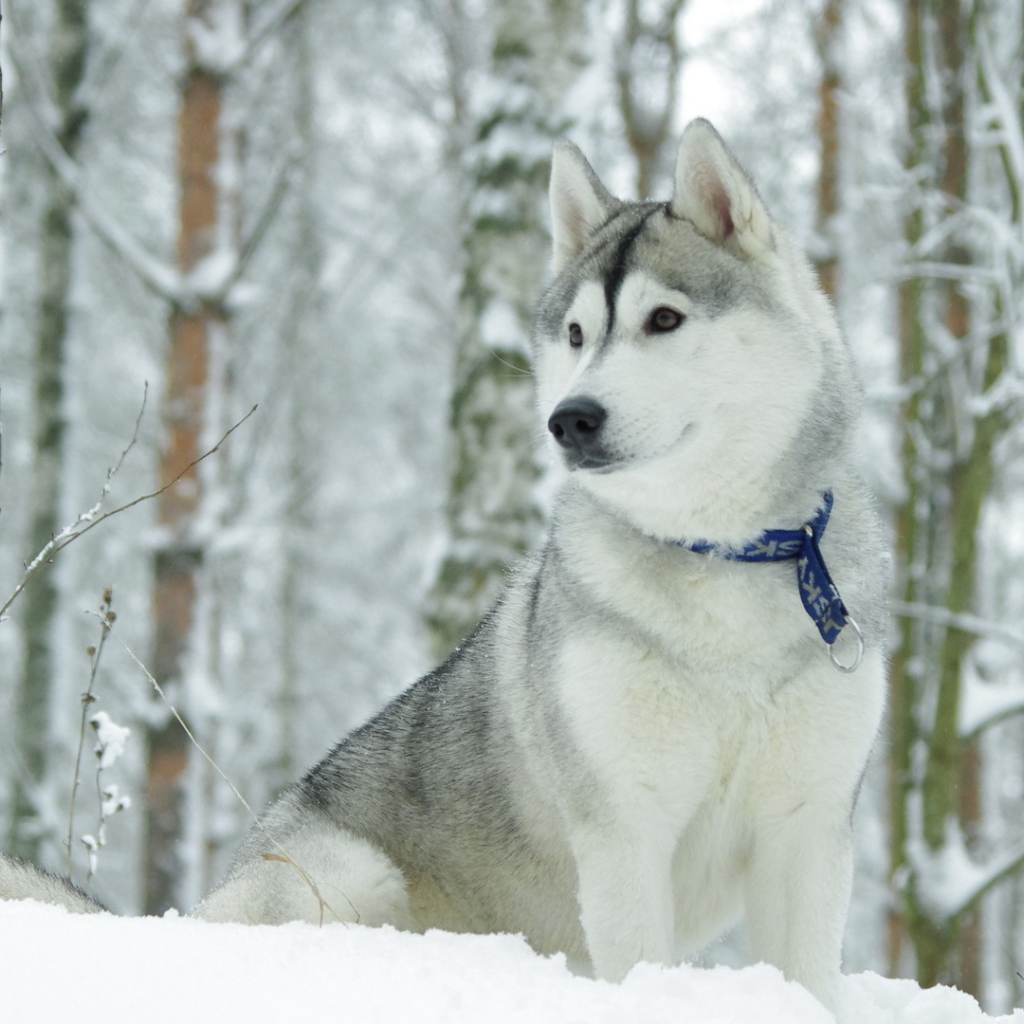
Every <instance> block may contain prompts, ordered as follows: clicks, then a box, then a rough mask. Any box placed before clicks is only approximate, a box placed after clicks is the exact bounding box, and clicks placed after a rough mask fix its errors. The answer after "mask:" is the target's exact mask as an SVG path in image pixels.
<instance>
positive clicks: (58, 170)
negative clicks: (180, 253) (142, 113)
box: [11, 51, 182, 305]
mask: <svg viewBox="0 0 1024 1024" xmlns="http://www.w3.org/2000/svg"><path fill="white" fill-rule="evenodd" d="M11 60H12V62H13V64H14V66H15V68H16V69H17V70H18V71H19V74H21V73H23V72H22V69H21V68H20V65H19V62H18V58H17V57H16V56H15V54H14V52H13V51H12V53H11ZM27 104H28V107H29V109H30V111H31V114H32V117H31V119H30V121H31V130H32V134H33V136H34V137H35V141H36V145H38V146H39V150H40V152H41V153H42V154H43V157H44V159H45V160H46V162H47V163H48V164H49V165H50V167H51V168H52V170H53V172H54V173H55V174H56V175H57V176H58V177H59V178H60V180H61V181H62V182H63V184H64V186H65V187H66V188H67V189H68V190H69V191H70V192H71V194H72V195H73V196H74V198H75V203H76V205H77V207H78V209H79V210H80V211H81V214H82V216H83V218H84V219H85V221H86V223H87V224H88V225H89V227H90V228H92V230H93V231H95V232H96V235H97V236H98V237H99V239H100V240H101V241H102V242H103V243H104V245H106V246H107V248H108V249H110V250H111V251H112V252H113V253H114V254H115V255H116V256H119V257H120V258H121V259H122V260H124V262H125V263H126V264H128V266H129V267H130V268H131V269H132V270H133V271H134V273H135V275H136V276H137V277H138V278H139V280H140V281H141V282H142V283H143V284H144V285H145V286H146V287H147V288H148V289H149V290H150V291H151V292H153V293H154V294H156V295H157V296H159V297H160V298H162V299H164V300H165V301H167V302H170V303H172V304H174V305H181V303H182V286H181V276H180V275H179V274H178V272H177V270H176V269H175V268H174V267H173V266H171V265H170V264H168V263H167V262H165V261H163V260H161V259H159V258H157V257H156V256H153V255H152V254H151V253H149V252H148V251H147V250H146V249H145V247H144V246H142V245H140V244H139V243H138V242H137V241H136V240H135V239H134V238H132V237H131V235H129V234H128V232H127V231H125V230H124V229H123V228H122V227H121V225H120V224H118V223H117V222H116V221H115V220H114V219H113V218H112V217H110V216H109V215H108V214H107V212H106V211H105V210H103V209H101V208H100V207H99V206H98V205H97V204H96V203H95V202H94V201H93V200H92V197H91V196H90V195H89V193H88V191H87V190H86V189H85V187H84V185H83V182H82V172H81V168H79V166H78V164H77V163H75V161H74V160H72V159H71V157H70V156H68V154H67V153H66V152H65V150H64V147H63V146H62V145H61V144H60V140H59V139H58V138H57V136H56V135H55V134H54V131H53V127H52V125H53V123H54V119H55V115H54V113H53V112H52V111H49V110H47V109H46V104H47V101H46V100H45V97H44V96H43V95H42V94H39V95H36V96H33V95H32V94H31V93H28V94H27Z"/></svg>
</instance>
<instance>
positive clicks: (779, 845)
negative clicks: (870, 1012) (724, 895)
mask: <svg viewBox="0 0 1024 1024" xmlns="http://www.w3.org/2000/svg"><path fill="white" fill-rule="evenodd" d="M852 875H853V855H852V841H851V835H850V824H849V817H848V814H847V813H846V812H845V811H843V810H841V809H840V808H837V807H836V806H835V805H829V806H825V807H823V806H820V805H814V804H805V805H804V806H802V807H800V808H798V809H796V810H793V811H792V812H790V813H789V814H788V815H785V816H782V815H780V816H778V817H777V818H775V820H772V821H770V822H767V823H763V826H762V828H761V830H760V834H759V835H758V837H757V839H756V841H755V848H754V854H753V857H752V860H751V864H750V871H749V874H748V877H747V885H746V903H747V934H748V938H749V941H750V946H751V953H752V954H753V959H755V960H763V961H765V962H766V963H770V964H773V965H775V966H776V967H779V968H781V970H782V972H783V973H784V974H785V975H786V977H787V978H789V979H791V980H793V981H798V982H800V983H801V984H802V985H803V986H804V987H805V988H807V989H809V990H810V992H811V993H812V994H814V995H815V996H817V997H818V998H819V999H820V1000H821V1001H822V1002H823V1003H824V1004H825V1005H826V1006H827V1007H828V1008H829V1009H832V1010H834V1009H835V999H836V986H837V984H838V980H839V963H840V953H841V948H842V940H843V929H844V926H845V923H846V912H847V909H848V906H849V900H850V885H851V878H852Z"/></svg>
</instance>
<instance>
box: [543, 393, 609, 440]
mask: <svg viewBox="0 0 1024 1024" xmlns="http://www.w3.org/2000/svg"><path fill="white" fill-rule="evenodd" d="M607 418H608V413H606V412H605V410H604V406H602V405H601V404H600V403H598V402H595V401H594V399H593V398H567V399H566V400H565V401H564V402H562V403H561V404H560V405H559V406H557V407H556V408H555V411H554V412H553V413H552V414H551V418H550V419H549V420H548V430H550V431H551V434H552V436H553V437H554V439H555V440H556V441H557V442H558V443H559V444H560V445H561V446H562V447H563V448H575V449H576V450H577V451H580V452H583V451H584V450H585V449H586V448H587V447H588V446H590V445H592V444H593V443H594V441H595V440H596V439H597V435H598V432H599V431H600V429H601V424H602V423H604V421H605V420H606V419H607Z"/></svg>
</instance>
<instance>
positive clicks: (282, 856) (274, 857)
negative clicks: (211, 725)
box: [90, 612, 360, 924]
mask: <svg viewBox="0 0 1024 1024" xmlns="http://www.w3.org/2000/svg"><path fill="white" fill-rule="evenodd" d="M90 614H92V615H96V614H97V613H96V612H91V613H90ZM106 628H107V630H108V632H110V633H112V634H113V636H114V639H115V640H117V642H118V643H119V644H120V645H121V647H122V648H123V649H124V652H125V654H127V655H128V657H129V658H131V660H132V661H134V662H135V664H136V665H137V666H138V668H139V669H140V671H141V672H142V673H143V675H145V677H146V678H147V679H148V680H149V684H150V686H152V687H153V689H154V690H155V691H156V693H157V695H158V696H159V698H160V699H161V700H162V701H163V702H164V705H165V706H166V707H167V709H168V710H169V711H170V712H171V715H172V716H173V717H174V720H175V721H176V722H177V723H178V725H180V726H181V728H182V729H183V730H184V731H185V735H186V736H187V737H188V739H189V742H190V743H191V744H192V746H194V747H195V748H196V750H198V751H199V753H200V754H202V756H203V758H204V759H205V760H206V762H207V763H208V764H209V765H210V767H211V768H212V769H213V770H214V771H215V772H216V773H217V774H218V775H219V776H220V777H221V779H223V780H224V782H225V784H226V785H227V787H228V789H230V790H231V792H232V793H234V795H235V798H236V799H237V800H238V802H239V803H240V804H241V805H242V806H243V807H244V808H245V810H246V813H247V814H248V815H249V817H250V818H252V820H253V822H254V823H255V824H256V826H257V827H258V828H260V829H261V830H262V831H263V833H264V835H265V836H266V838H267V841H268V842H269V843H270V844H271V845H272V846H274V847H275V848H276V849H277V851H278V852H277V853H276V854H274V853H265V854H263V859H264V860H271V861H280V862H281V863H283V864H289V865H291V867H292V868H294V869H295V871H296V872H297V873H298V875H299V877H300V878H301V879H302V881H303V882H305V884H306V885H307V886H308V887H309V890H310V892H312V894H313V896H314V897H315V899H316V901H317V904H318V906H319V907H320V923H321V924H323V919H324V911H325V910H330V911H331V913H332V914H334V916H335V917H337V918H339V919H340V915H339V914H338V913H337V912H336V911H335V910H334V909H333V908H332V907H331V905H330V904H329V903H328V902H327V901H326V900H325V899H324V898H323V895H322V894H321V892H320V890H319V888H317V884H316V882H314V881H313V879H312V878H311V877H310V875H309V873H308V872H307V871H306V870H305V869H304V868H302V867H301V865H299V864H297V863H296V862H295V861H294V860H293V859H292V858H291V856H289V854H288V851H287V850H286V849H285V848H284V847H283V846H282V845H281V843H279V842H278V841H277V839H275V838H274V836H272V835H271V834H270V833H269V832H267V831H266V830H265V829H264V828H263V823H262V822H261V821H260V819H259V816H258V815H257V814H256V812H255V811H254V810H253V809H252V807H251V806H250V804H249V801H248V800H246V799H245V797H244V796H242V794H241V792H240V791H239V789H238V787H237V786H236V785H235V784H234V783H233V782H232V781H231V780H230V779H229V778H228V777H227V775H226V774H225V773H224V771H223V769H221V767H220V765H219V764H217V762H216V761H214V759H213V758H212V757H211V756H210V755H209V754H208V753H207V752H206V748H205V747H203V745H202V744H201V743H200V742H199V740H197V739H196V737H195V734H194V733H193V732H192V730H191V729H190V728H189V727H188V725H186V724H185V719H184V718H182V717H181V715H180V714H179V713H178V709H177V708H176V707H175V706H174V705H173V704H172V703H171V702H170V700H168V698H167V694H166V693H165V692H164V689H163V687H162V686H161V685H160V684H159V683H158V682H157V680H156V678H155V677H154V675H153V673H152V672H150V671H149V669H148V668H147V667H146V665H145V664H144V663H143V661H142V659H141V658H140V657H139V656H138V655H137V654H136V653H135V652H134V651H133V650H132V649H131V647H129V646H128V644H127V642H126V641H125V640H124V638H123V637H122V636H121V635H120V634H119V633H118V632H117V630H116V629H114V627H113V626H112V625H110V624H107V627H106ZM342 896H344V898H345V901H346V902H347V903H348V905H349V906H350V907H351V908H352V910H353V912H354V913H355V915H356V923H358V919H359V916H360V915H359V911H358V910H357V909H356V907H355V905H354V904H353V903H352V901H351V900H350V899H349V898H348V896H345V894H344V893H342Z"/></svg>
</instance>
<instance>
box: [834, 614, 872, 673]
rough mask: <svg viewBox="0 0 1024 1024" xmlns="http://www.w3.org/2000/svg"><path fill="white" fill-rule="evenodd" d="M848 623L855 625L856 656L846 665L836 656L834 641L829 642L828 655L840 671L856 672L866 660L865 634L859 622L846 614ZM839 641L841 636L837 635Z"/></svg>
mask: <svg viewBox="0 0 1024 1024" xmlns="http://www.w3.org/2000/svg"><path fill="white" fill-rule="evenodd" d="M846 625H848V626H852V627H853V632H854V634H855V636H856V637H857V655H856V657H855V658H854V659H853V661H852V662H850V664H849V665H844V664H843V663H842V662H841V661H840V660H839V659H838V658H837V657H836V645H835V644H834V643H833V644H829V647H828V656H829V657H830V658H831V659H832V664H833V665H835V667H836V668H837V669H839V671H840V672H856V671H857V669H859V668H860V663H861V662H862V661H863V660H864V634H863V633H861V631H860V626H858V625H857V623H856V622H855V621H854V620H853V619H852V618H851V617H850V616H849V615H847V616H846ZM838 642H839V637H836V643H838Z"/></svg>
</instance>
